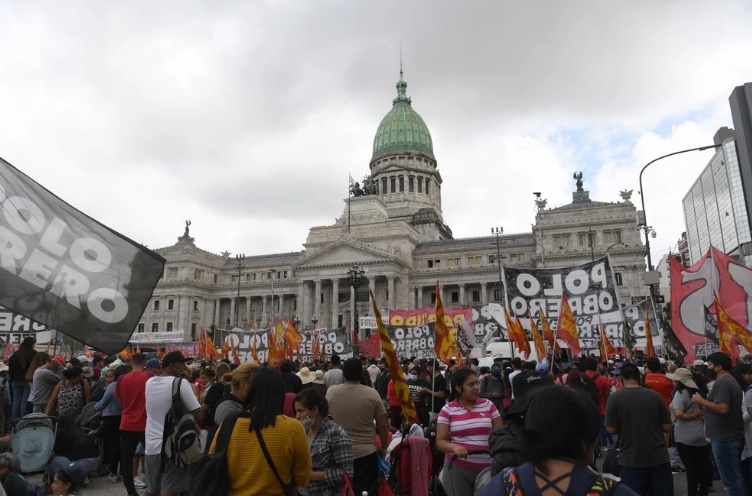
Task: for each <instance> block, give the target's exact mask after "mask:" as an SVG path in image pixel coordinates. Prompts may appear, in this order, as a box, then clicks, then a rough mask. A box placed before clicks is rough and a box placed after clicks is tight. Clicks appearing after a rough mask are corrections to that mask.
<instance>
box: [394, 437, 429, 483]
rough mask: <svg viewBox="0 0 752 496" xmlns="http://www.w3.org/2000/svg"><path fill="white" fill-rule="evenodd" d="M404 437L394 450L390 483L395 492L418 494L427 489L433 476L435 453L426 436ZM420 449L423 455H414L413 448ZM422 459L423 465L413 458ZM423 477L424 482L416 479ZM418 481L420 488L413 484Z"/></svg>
mask: <svg viewBox="0 0 752 496" xmlns="http://www.w3.org/2000/svg"><path fill="white" fill-rule="evenodd" d="M412 439H413V441H411V438H410V437H404V438H403V439H402V441H400V444H399V445H397V447H395V448H394V449H393V450H392V456H391V458H392V465H391V467H390V474H389V483H390V486H391V488H392V490H393V492H394V493H395V494H399V495H400V496H412V495H417V494H420V493H422V492H423V491H425V489H426V488H427V487H428V485H429V480H430V477H431V467H432V464H433V454H432V452H431V447H430V441H429V440H428V439H426V438H412ZM413 449H420V450H421V452H422V453H423V456H422V457H413V453H412V450H413ZM414 458H417V459H420V460H422V462H423V463H422V466H415V465H414V463H413V459H414ZM416 478H417V479H421V481H422V482H419V481H416V480H415V479H416ZM416 482H418V486H419V487H420V489H417V488H416V489H414V488H413V486H414V485H416V484H415V483H416Z"/></svg>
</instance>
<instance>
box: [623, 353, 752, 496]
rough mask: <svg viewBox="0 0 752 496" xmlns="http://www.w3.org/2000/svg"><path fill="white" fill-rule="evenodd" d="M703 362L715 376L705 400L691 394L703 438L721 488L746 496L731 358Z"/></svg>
mask: <svg viewBox="0 0 752 496" xmlns="http://www.w3.org/2000/svg"><path fill="white" fill-rule="evenodd" d="M707 362H708V372H710V371H713V372H714V373H715V377H716V379H715V383H714V384H713V387H712V388H711V389H710V392H709V393H708V398H707V399H705V398H703V397H702V396H701V395H700V394H699V393H695V394H694V395H692V401H693V402H694V403H695V404H696V405H699V406H700V407H702V408H703V411H704V414H705V436H706V437H708V438H709V439H710V444H711V447H712V449H713V456H714V457H715V462H716V466H717V467H718V473H719V474H720V476H721V482H723V486H724V487H725V488H726V490H727V491H728V493H729V496H746V495H747V489H746V487H745V484H744V479H743V477H742V467H741V463H742V462H741V457H742V451H744V417H743V414H742V397H743V393H742V388H741V387H740V386H739V383H738V382H737V381H736V379H734V378H733V377H732V376H731V373H730V371H731V358H730V357H729V356H728V355H727V354H725V353H723V352H720V351H719V352H716V353H711V354H710V355H709V356H708V358H707ZM622 373H623V372H622Z"/></svg>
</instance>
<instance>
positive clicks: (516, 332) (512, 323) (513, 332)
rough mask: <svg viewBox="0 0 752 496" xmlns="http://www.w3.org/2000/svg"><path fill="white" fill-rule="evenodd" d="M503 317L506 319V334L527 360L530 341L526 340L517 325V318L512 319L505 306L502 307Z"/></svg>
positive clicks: (522, 331)
mask: <svg viewBox="0 0 752 496" xmlns="http://www.w3.org/2000/svg"><path fill="white" fill-rule="evenodd" d="M504 318H505V319H506V321H507V334H508V335H509V341H511V342H512V343H514V345H515V347H516V348H517V350H518V351H519V352H520V353H521V354H523V355H524V356H525V360H527V357H528V354H529V352H530V343H528V341H527V336H526V335H525V331H524V330H523V329H522V326H521V325H519V323H520V320H519V318H518V319H517V320H512V317H511V316H510V315H509V312H507V309H506V308H504Z"/></svg>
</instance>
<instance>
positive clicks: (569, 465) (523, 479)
mask: <svg viewBox="0 0 752 496" xmlns="http://www.w3.org/2000/svg"><path fill="white" fill-rule="evenodd" d="M515 391H517V390H516V389H515ZM541 391H543V389H538V390H537V392H538V394H533V395H531V396H530V398H529V402H528V405H527V408H526V414H525V418H524V429H523V430H522V431H521V432H520V434H521V439H520V441H521V442H520V446H521V447H522V457H523V458H524V459H525V460H527V462H526V463H524V464H521V465H520V466H518V467H516V468H509V469H507V470H506V471H505V472H504V473H503V474H499V475H496V476H495V477H493V478H492V479H491V481H490V482H489V484H488V485H487V486H486V487H485V488H484V489H483V492H482V493H481V495H482V496H495V495H499V494H515V495H516V494H518V491H520V493H521V491H522V488H526V490H525V493H524V494H533V490H532V488H535V489H536V490H537V492H538V493H539V494H567V495H570V494H571V495H573V496H574V495H576V496H584V495H587V494H594V492H593V491H592V489H593V488H599V489H604V491H603V492H604V494H606V493H607V494H610V495H613V496H636V493H635V492H634V491H632V490H631V489H629V488H628V487H627V486H624V485H621V484H618V483H617V479H615V478H612V477H611V476H608V475H601V474H598V473H596V472H593V470H592V469H591V468H590V467H589V466H588V465H589V463H590V461H591V460H592V459H593V456H594V452H595V450H596V449H597V447H596V444H597V440H598V438H599V434H600V425H601V424H600V415H599V413H598V407H597V406H596V405H595V404H594V403H593V402H592V401H591V400H590V399H589V398H587V397H586V396H585V395H583V394H581V393H578V392H576V391H574V390H573V389H572V388H561V387H559V388H556V387H554V388H548V390H546V393H545V394H540V392H541ZM517 394H519V392H518V393H517ZM562 425H566V426H567V428H566V429H562V428H561V426H562ZM468 494H469V493H468Z"/></svg>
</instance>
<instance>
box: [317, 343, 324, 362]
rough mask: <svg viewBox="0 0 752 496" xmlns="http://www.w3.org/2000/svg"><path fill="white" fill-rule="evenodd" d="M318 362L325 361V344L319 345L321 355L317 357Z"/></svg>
mask: <svg viewBox="0 0 752 496" xmlns="http://www.w3.org/2000/svg"><path fill="white" fill-rule="evenodd" d="M319 362H321V363H324V362H326V344H322V345H321V356H320V357H319Z"/></svg>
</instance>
